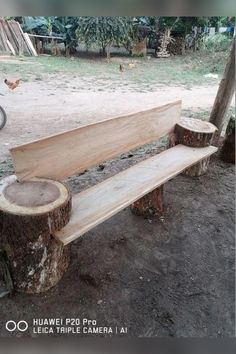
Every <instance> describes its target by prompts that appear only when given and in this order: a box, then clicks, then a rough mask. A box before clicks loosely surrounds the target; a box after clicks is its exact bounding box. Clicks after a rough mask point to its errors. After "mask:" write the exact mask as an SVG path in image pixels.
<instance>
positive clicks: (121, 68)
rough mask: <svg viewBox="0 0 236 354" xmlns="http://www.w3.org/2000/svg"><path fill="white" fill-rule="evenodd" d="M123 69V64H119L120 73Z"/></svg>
mask: <svg viewBox="0 0 236 354" xmlns="http://www.w3.org/2000/svg"><path fill="white" fill-rule="evenodd" d="M124 70H125V67H124V65H123V64H120V73H123V72H124Z"/></svg>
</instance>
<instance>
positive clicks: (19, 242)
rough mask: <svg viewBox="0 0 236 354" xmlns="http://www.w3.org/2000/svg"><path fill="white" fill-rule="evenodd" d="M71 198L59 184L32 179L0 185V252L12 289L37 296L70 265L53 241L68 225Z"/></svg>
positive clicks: (65, 249)
mask: <svg viewBox="0 0 236 354" xmlns="http://www.w3.org/2000/svg"><path fill="white" fill-rule="evenodd" d="M70 212H71V195H70V192H69V191H68V190H67V188H66V187H65V186H64V185H63V184H62V183H60V182H56V181H52V180H48V179H42V178H34V179H32V180H30V181H27V182H21V183H19V182H17V180H16V177H15V176H10V177H7V178H5V179H3V180H2V181H0V248H1V249H2V250H3V251H4V252H5V253H6V255H7V258H8V260H9V265H10V272H11V275H12V279H13V283H14V288H15V289H16V290H18V291H22V292H27V293H40V292H43V291H46V290H48V289H49V288H51V287H52V286H54V285H55V284H56V283H57V282H58V281H59V280H60V278H61V277H62V275H63V274H64V272H65V270H66V269H67V266H68V264H69V248H68V247H64V246H63V245H62V244H61V243H59V242H58V241H57V240H56V239H55V238H54V237H53V233H54V232H55V231H58V230H60V229H61V228H63V227H64V226H65V225H66V224H67V223H68V221H69V218H70Z"/></svg>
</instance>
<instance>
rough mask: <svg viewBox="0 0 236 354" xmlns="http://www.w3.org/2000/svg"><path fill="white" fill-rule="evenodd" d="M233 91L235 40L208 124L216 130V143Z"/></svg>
mask: <svg viewBox="0 0 236 354" xmlns="http://www.w3.org/2000/svg"><path fill="white" fill-rule="evenodd" d="M234 90H235V38H234V39H233V45H232V48H231V52H230V56H229V60H228V62H227V64H226V67H225V71H224V75H223V78H222V80H221V83H220V86H219V89H218V92H217V95H216V99H215V102H214V106H213V108H212V111H211V116H210V122H211V123H213V124H214V125H215V126H216V127H217V128H218V132H217V134H216V136H215V142H216V143H217V142H218V140H219V137H220V134H221V132H222V129H223V126H224V124H225V116H226V113H227V111H228V108H229V106H230V103H231V101H232V97H233V94H234Z"/></svg>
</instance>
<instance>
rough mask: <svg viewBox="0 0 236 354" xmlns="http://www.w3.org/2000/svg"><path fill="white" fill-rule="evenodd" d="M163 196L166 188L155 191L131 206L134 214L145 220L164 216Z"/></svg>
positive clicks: (162, 187)
mask: <svg viewBox="0 0 236 354" xmlns="http://www.w3.org/2000/svg"><path fill="white" fill-rule="evenodd" d="M163 194H164V186H161V187H159V188H156V189H154V191H152V192H150V193H148V194H146V195H145V196H144V197H142V198H140V199H139V200H137V201H136V202H134V203H133V204H132V205H131V207H130V209H131V211H132V213H134V214H135V215H139V216H144V217H145V218H150V217H153V216H157V217H160V216H162V215H163V210H164V205H163Z"/></svg>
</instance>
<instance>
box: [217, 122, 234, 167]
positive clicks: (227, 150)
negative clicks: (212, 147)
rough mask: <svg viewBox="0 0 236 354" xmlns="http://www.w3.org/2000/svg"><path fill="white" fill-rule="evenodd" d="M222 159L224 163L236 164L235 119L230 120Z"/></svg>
mask: <svg viewBox="0 0 236 354" xmlns="http://www.w3.org/2000/svg"><path fill="white" fill-rule="evenodd" d="M220 157H221V159H222V160H223V161H224V162H229V163H234V164H235V118H231V119H230V120H229V123H228V126H227V129H226V136H225V139H224V143H223V146H222V149H221V152H220Z"/></svg>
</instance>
